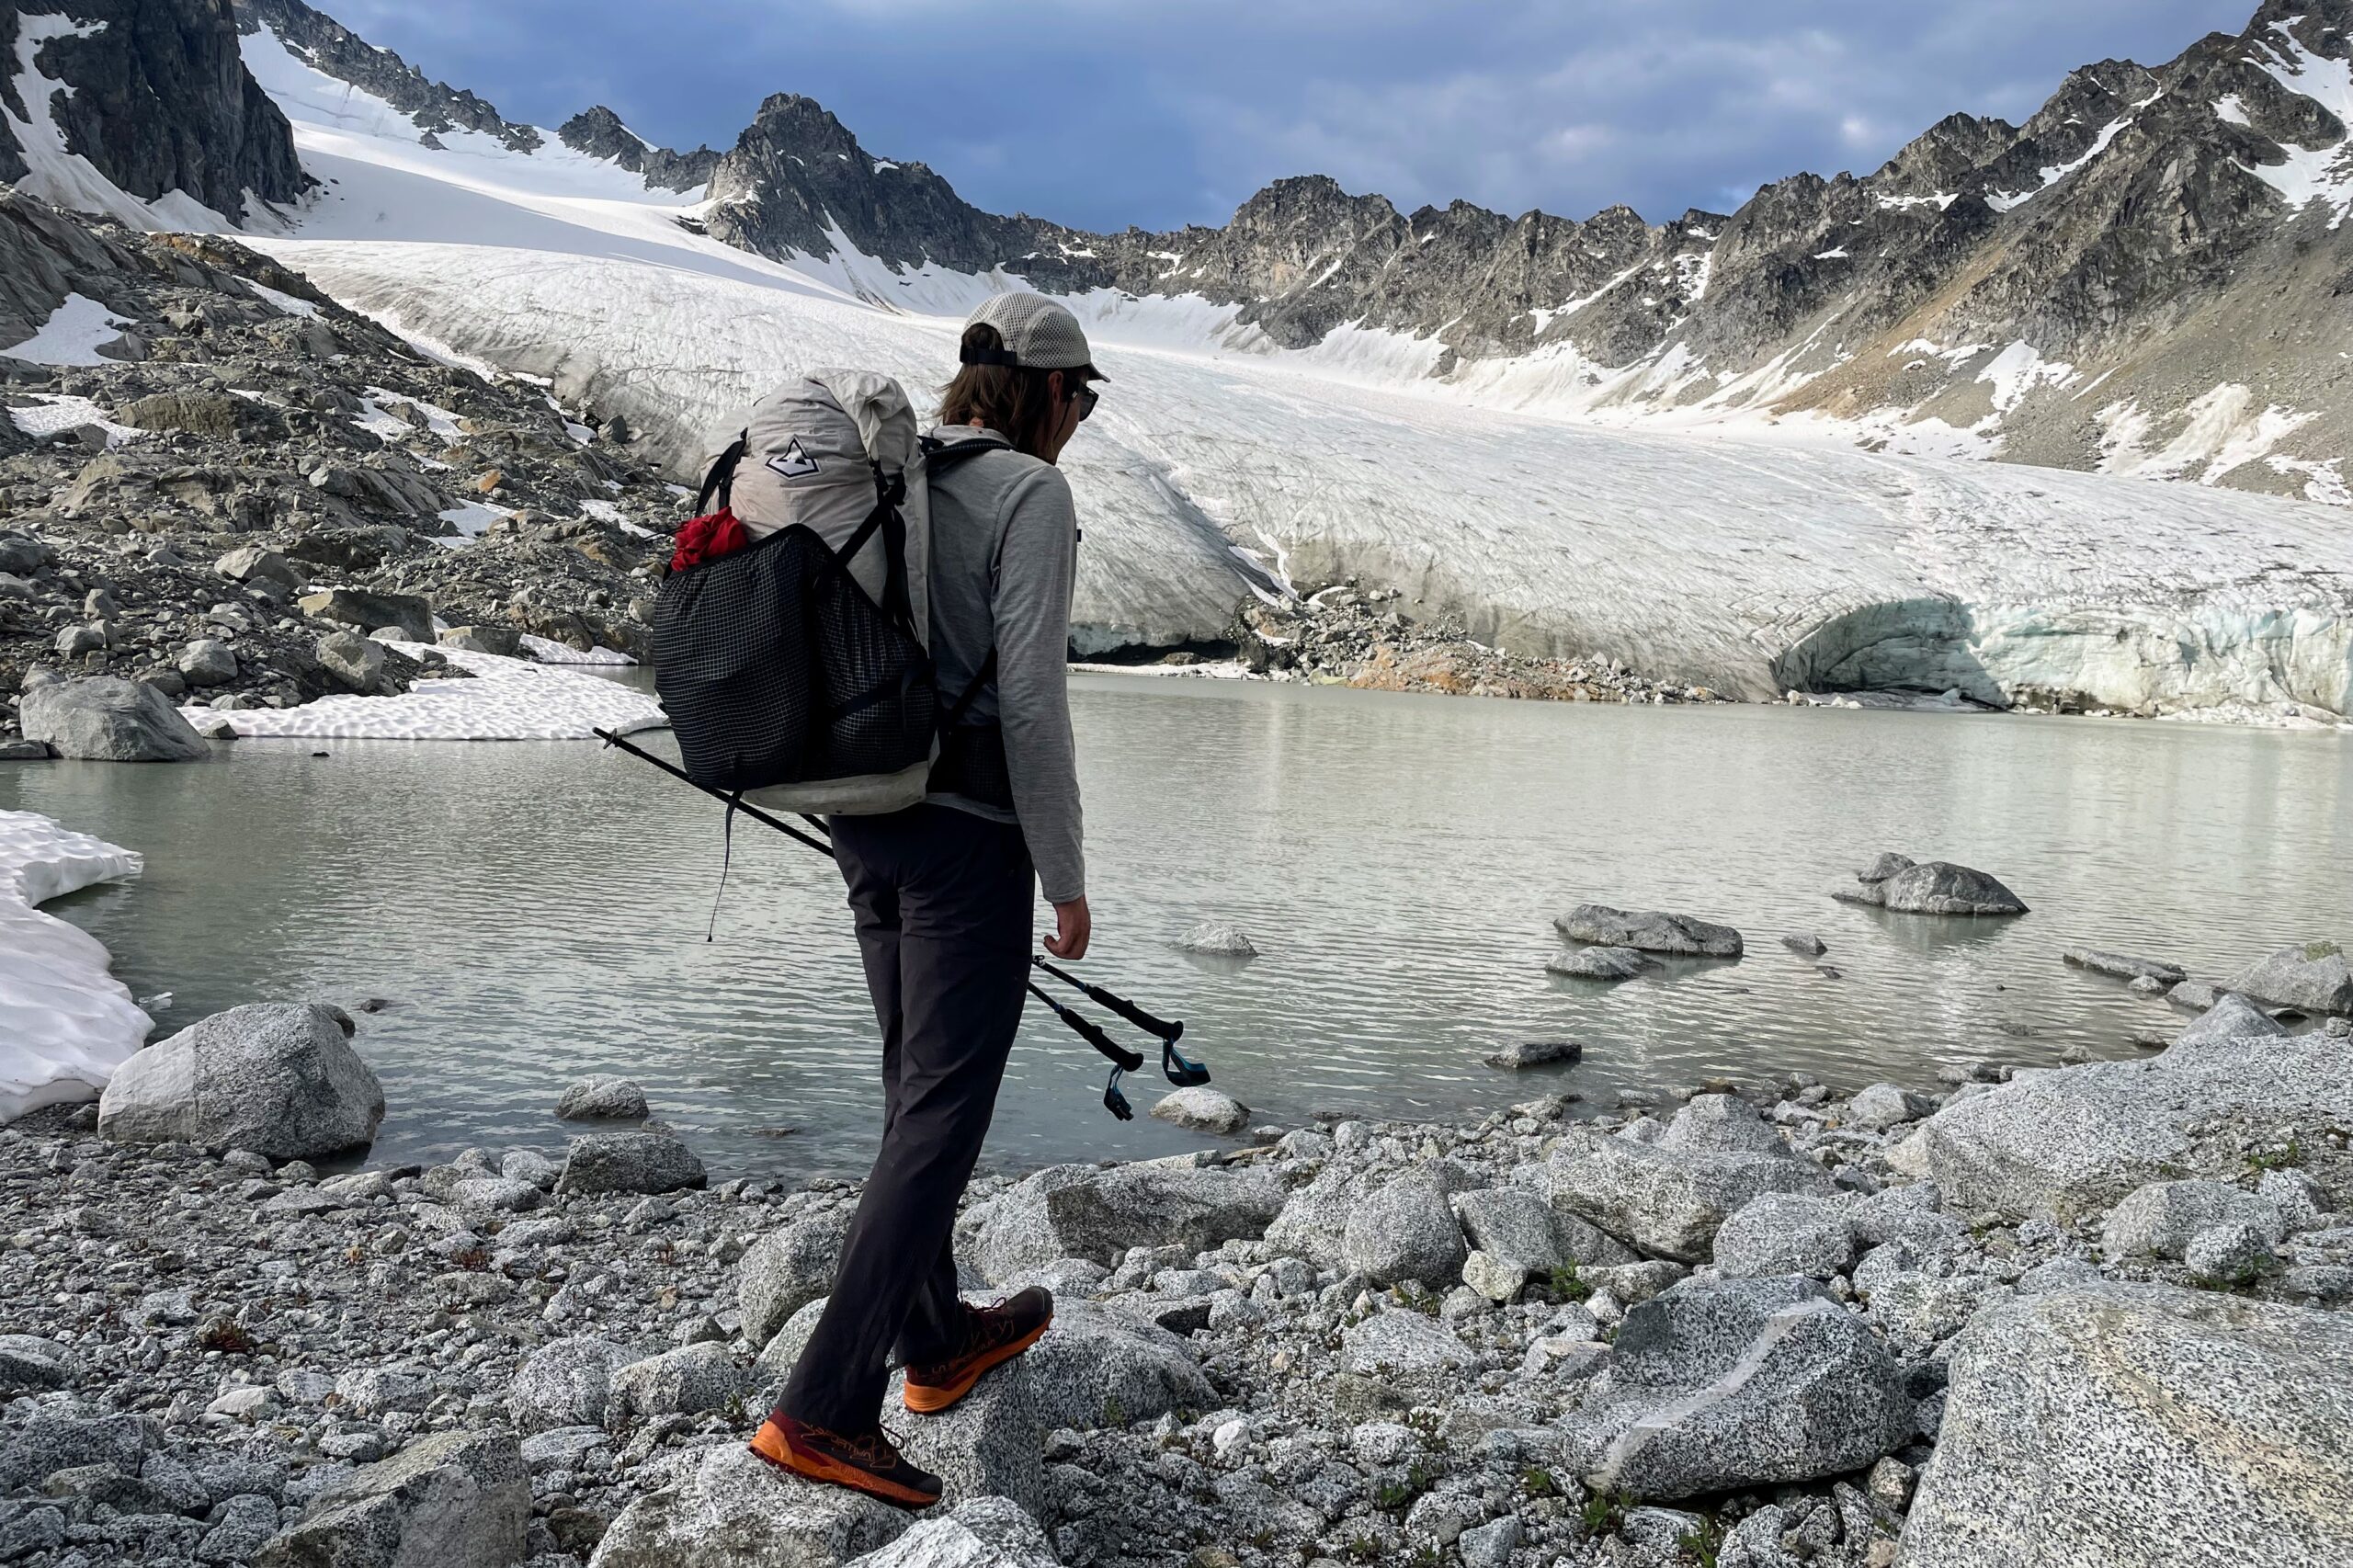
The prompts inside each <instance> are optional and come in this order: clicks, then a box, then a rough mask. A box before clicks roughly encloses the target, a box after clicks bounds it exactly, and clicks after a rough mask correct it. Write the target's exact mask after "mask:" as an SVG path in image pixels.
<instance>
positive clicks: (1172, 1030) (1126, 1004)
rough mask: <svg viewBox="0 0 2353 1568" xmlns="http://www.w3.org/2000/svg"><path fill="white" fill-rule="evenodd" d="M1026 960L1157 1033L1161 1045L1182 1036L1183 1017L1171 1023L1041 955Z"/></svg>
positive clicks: (1033, 955) (1183, 1028) (1183, 1032)
mask: <svg viewBox="0 0 2353 1568" xmlns="http://www.w3.org/2000/svg"><path fill="white" fill-rule="evenodd" d="M1029 961H1030V962H1031V963H1033V964H1036V965H1037V966H1038V967H1039V968H1040V969H1042V970H1044V971H1046V972H1047V973H1048V974H1051V975H1052V976H1053V977H1054V978H1055V979H1056V980H1059V981H1061V982H1062V983H1063V984H1065V985H1074V986H1076V987H1077V988H1078V989H1079V990H1080V991H1082V992H1084V993H1086V996H1087V998H1088V999H1089V1000H1090V1001H1093V1002H1096V1003H1098V1004H1100V1005H1101V1006H1106V1007H1108V1008H1110V1009H1111V1011H1113V1012H1115V1013H1117V1014H1119V1015H1120V1017H1123V1018H1125V1019H1127V1020H1128V1022H1130V1023H1131V1024H1133V1025H1135V1027H1136V1028H1140V1029H1142V1030H1143V1032H1144V1033H1146V1034H1148V1035H1154V1036H1156V1037H1157V1038H1158V1039H1159V1040H1160V1041H1161V1043H1162V1044H1164V1045H1174V1044H1176V1041H1177V1040H1181V1039H1183V1038H1184V1034H1185V1020H1184V1019H1182V1018H1178V1019H1177V1020H1176V1022H1174V1023H1170V1022H1168V1021H1167V1020H1166V1019H1164V1018H1157V1017H1154V1016H1153V1015H1152V1014H1150V1013H1147V1012H1145V1011H1144V1010H1143V1009H1142V1007H1139V1006H1136V1005H1135V1004H1134V1003H1133V1002H1131V1001H1129V1000H1128V999H1127V998H1126V997H1124V996H1120V995H1116V994H1113V993H1111V992H1108V991H1106V990H1104V989H1103V988H1102V987H1101V986H1099V985H1089V984H1088V983H1086V981H1084V980H1081V979H1079V978H1078V976H1076V975H1074V974H1073V973H1071V972H1070V971H1068V970H1064V969H1060V968H1057V967H1056V966H1054V965H1053V964H1051V963H1048V962H1047V961H1046V960H1044V959H1041V958H1040V957H1039V956H1038V955H1037V954H1035V953H1032V954H1030V955H1029Z"/></svg>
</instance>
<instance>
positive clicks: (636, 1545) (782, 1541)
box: [588, 1442, 911, 1568]
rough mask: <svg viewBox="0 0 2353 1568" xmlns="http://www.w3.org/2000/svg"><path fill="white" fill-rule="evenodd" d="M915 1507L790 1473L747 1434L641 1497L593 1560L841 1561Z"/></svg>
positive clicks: (635, 1564)
mask: <svg viewBox="0 0 2353 1568" xmlns="http://www.w3.org/2000/svg"><path fill="white" fill-rule="evenodd" d="M910 1522H911V1520H910V1517H909V1516H908V1515H906V1514H904V1513H903V1512H901V1511H900V1510H899V1509H897V1508H893V1507H892V1506H890V1505H889V1504H887V1503H880V1502H877V1501H875V1500H874V1499H873V1498H871V1497H868V1496H866V1495H864V1494H860V1493H857V1492H852V1491H850V1490H849V1489H848V1488H847V1487H843V1486H823V1485H819V1484H817V1483H813V1482H806V1481H801V1480H798V1479H796V1478H794V1477H792V1476H789V1475H786V1474H785V1473H784V1472H783V1471H779V1470H778V1469H776V1468H775V1467H774V1466H772V1465H770V1464H769V1463H768V1462H767V1460H763V1459H761V1458H759V1457H758V1456H757V1455H756V1454H754V1453H753V1452H751V1450H750V1449H747V1448H745V1445H744V1444H742V1443H740V1442H736V1443H722V1444H721V1445H720V1446H719V1447H717V1448H714V1449H710V1452H709V1454H708V1455H707V1456H706V1457H705V1458H704V1460H702V1463H701V1466H700V1468H699V1469H698V1470H697V1471H695V1473H694V1474H693V1475H692V1476H691V1477H689V1478H688V1480H687V1482H686V1483H684V1484H682V1485H679V1486H677V1487H675V1488H673V1489H671V1490H668V1491H664V1492H656V1493H653V1494H649V1495H647V1496H642V1497H640V1498H638V1499H637V1500H636V1501H635V1502H633V1503H631V1505H630V1506H628V1507H626V1508H624V1509H622V1510H621V1512H620V1517H618V1518H616V1519H614V1520H613V1522H612V1526H611V1528H608V1529H607V1530H606V1532H605V1536H604V1539H603V1540H600V1541H598V1542H597V1551H596V1553H595V1555H593V1556H592V1557H590V1558H589V1559H588V1562H589V1568H838V1565H839V1564H841V1563H843V1562H847V1561H848V1560H849V1559H850V1558H853V1557H858V1556H860V1555H862V1554H863V1553H866V1552H869V1551H874V1550H875V1549H876V1548H878V1547H881V1546H886V1545H888V1544H889V1543H891V1542H892V1541H893V1540H897V1539H898V1538H899V1537H900V1536H901V1535H902V1534H904V1532H905V1530H906V1528H907V1526H908V1525H909V1523H910Z"/></svg>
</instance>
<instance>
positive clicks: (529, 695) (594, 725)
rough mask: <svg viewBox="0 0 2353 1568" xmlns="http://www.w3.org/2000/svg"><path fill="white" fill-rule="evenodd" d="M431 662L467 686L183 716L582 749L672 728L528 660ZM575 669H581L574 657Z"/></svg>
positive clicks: (373, 736) (642, 701) (632, 697)
mask: <svg viewBox="0 0 2353 1568" xmlns="http://www.w3.org/2000/svg"><path fill="white" fill-rule="evenodd" d="M386 645H387V646H389V647H393V648H398V649H400V650H401V651H402V652H403V653H409V654H412V655H414V654H416V653H423V652H424V651H425V647H426V645H425V644H423V643H417V642H387V644H386ZM527 645H528V644H527ZM439 652H440V653H441V654H442V656H443V657H445V658H447V659H448V660H449V662H450V663H451V664H453V665H458V666H460V668H462V669H466V670H470V671H472V673H473V678H472V679H470V680H469V679H462V678H454V677H452V678H440V679H432V680H420V681H417V682H415V684H414V685H412V686H411V687H410V688H409V690H408V692H407V694H406V695H404V696H401V697H342V696H338V697H322V698H320V699H318V700H317V701H315V702H306V703H303V704H302V705H301V707H299V708H237V709H225V710H224V709H212V708H189V709H186V710H183V711H185V712H186V713H187V714H188V718H189V719H190V720H191V721H199V720H211V719H226V720H227V721H228V722H230V724H231V725H232V726H233V728H234V729H235V730H236V732H237V733H238V735H239V736H240V737H246V736H253V737H262V738H276V737H283V736H303V737H308V738H318V737H330V738H332V737H340V738H342V739H345V740H391V741H577V740H586V739H588V738H589V732H590V731H592V730H598V729H605V730H612V731H614V732H616V733H621V734H627V733H631V732H632V731H636V730H654V729H660V728H662V727H664V726H665V725H666V724H668V723H669V722H670V721H669V718H668V717H667V716H666V715H665V714H664V712H663V711H662V709H661V705H660V704H658V703H656V702H655V701H654V699H653V698H651V697H649V696H647V695H645V694H644V693H643V692H641V691H636V690H633V689H631V687H626V686H623V685H621V684H620V683H619V682H618V681H611V680H607V679H605V678H603V677H602V676H591V675H581V674H577V673H575V672H574V671H571V670H563V669H551V668H550V667H548V666H547V665H541V664H538V663H536V662H534V661H533V660H530V659H508V658H502V657H501V656H499V655H498V654H495V653H472V652H469V651H467V650H464V649H460V648H443V649H441V650H439ZM564 652H565V653H573V651H572V650H571V649H565V650H564ZM605 652H607V653H610V652H611V650H609V649H608V650H605ZM614 659H615V660H625V659H626V655H622V654H615V655H614ZM574 662H585V660H584V659H582V657H581V656H580V655H577V654H574ZM596 662H598V663H610V662H613V661H612V660H598V661H596Z"/></svg>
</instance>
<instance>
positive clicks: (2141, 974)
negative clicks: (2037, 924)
mask: <svg viewBox="0 0 2353 1568" xmlns="http://www.w3.org/2000/svg"><path fill="white" fill-rule="evenodd" d="M2059 958H2060V960H2061V961H2062V962H2063V963H2065V964H2067V965H2069V966H2070V967H2071V968H2075V969H2087V970H2089V971H2092V972H2093V973H2094V974H2105V975H2108V976H2109V977H2111V978H2112V979H2116V980H2154V981H2161V982H2163V983H2165V984H2166V985H2178V984H2180V983H2182V982H2183V981H2185V980H2188V978H2189V971H2188V970H2186V969H2183V968H2182V967H2181V966H2180V965H2179V964H2172V963H2166V962H2165V961H2164V960H2161V959H2136V958H2134V957H2132V956H2131V954H2129V953H2111V952H2109V951H2106V950H2105V949H2099V948H2062V949H2059Z"/></svg>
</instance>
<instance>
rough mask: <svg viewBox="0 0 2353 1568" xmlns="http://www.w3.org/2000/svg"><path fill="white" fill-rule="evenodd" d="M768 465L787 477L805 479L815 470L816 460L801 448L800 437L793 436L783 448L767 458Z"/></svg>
mask: <svg viewBox="0 0 2353 1568" xmlns="http://www.w3.org/2000/svg"><path fill="white" fill-rule="evenodd" d="M768 467H770V468H772V469H774V470H776V472H779V473H780V474H782V475H783V476H784V477H785V478H787V479H806V478H808V477H809V476H810V475H811V474H813V473H814V472H817V460H816V459H815V458H813V457H811V456H810V455H809V454H808V453H807V452H805V451H802V450H801V437H798V436H795V437H793V438H792V439H791V441H790V442H789V443H787V444H786V446H785V449H784V450H782V451H780V452H779V453H777V454H776V455H775V456H773V457H771V458H769V459H768Z"/></svg>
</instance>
